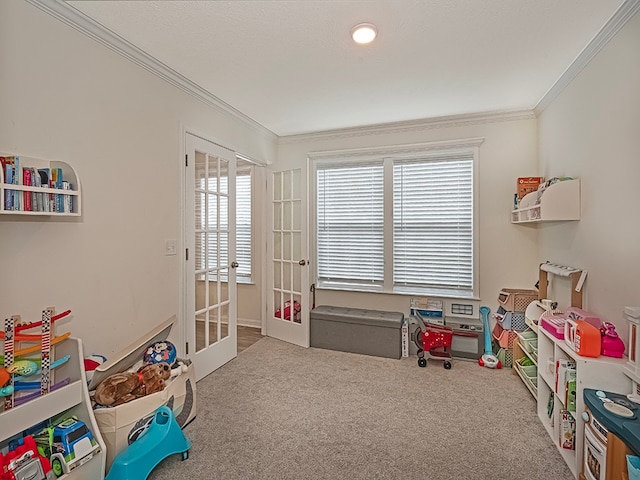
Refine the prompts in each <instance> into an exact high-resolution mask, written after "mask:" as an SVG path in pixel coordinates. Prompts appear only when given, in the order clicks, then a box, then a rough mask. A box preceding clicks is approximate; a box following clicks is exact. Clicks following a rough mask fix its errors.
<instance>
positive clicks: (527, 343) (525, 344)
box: [518, 330, 538, 353]
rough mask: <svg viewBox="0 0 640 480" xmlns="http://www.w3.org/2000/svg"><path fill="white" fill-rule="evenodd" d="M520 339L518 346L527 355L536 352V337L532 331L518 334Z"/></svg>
mask: <svg viewBox="0 0 640 480" xmlns="http://www.w3.org/2000/svg"><path fill="white" fill-rule="evenodd" d="M518 337H520V346H521V347H522V349H523V350H524V351H525V352H527V353H532V352H533V351H534V349H535V351H536V352H537V350H538V335H537V334H536V332H534V331H533V330H527V331H526V332H518Z"/></svg>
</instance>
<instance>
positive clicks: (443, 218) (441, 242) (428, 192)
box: [393, 154, 473, 291]
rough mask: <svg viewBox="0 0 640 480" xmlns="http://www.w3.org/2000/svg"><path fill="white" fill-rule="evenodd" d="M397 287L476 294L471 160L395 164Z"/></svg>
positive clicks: (468, 157) (394, 244) (395, 267)
mask: <svg viewBox="0 0 640 480" xmlns="http://www.w3.org/2000/svg"><path fill="white" fill-rule="evenodd" d="M393 282H394V288H396V287H416V286H418V287H427V288H439V289H443V288H444V289H448V290H458V291H471V290H472V288H473V156H472V155H471V154H469V155H468V156H460V157H455V158H443V159H423V160H411V161H397V160H396V161H394V165H393Z"/></svg>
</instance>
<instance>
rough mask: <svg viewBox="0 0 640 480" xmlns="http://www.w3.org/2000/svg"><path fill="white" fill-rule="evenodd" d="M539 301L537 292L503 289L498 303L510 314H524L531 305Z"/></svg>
mask: <svg viewBox="0 0 640 480" xmlns="http://www.w3.org/2000/svg"><path fill="white" fill-rule="evenodd" d="M537 299H538V292H537V291H536V290H519V289H515V288H503V289H502V290H500V293H499V294H498V302H499V303H500V305H502V307H504V309H505V310H507V311H510V312H524V311H525V310H526V309H527V307H528V306H529V304H530V303H531V302H533V301H534V300H537Z"/></svg>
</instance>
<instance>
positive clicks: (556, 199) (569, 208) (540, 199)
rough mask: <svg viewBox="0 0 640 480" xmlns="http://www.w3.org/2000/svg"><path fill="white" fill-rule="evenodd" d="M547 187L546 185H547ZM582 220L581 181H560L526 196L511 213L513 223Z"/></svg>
mask: <svg viewBox="0 0 640 480" xmlns="http://www.w3.org/2000/svg"><path fill="white" fill-rule="evenodd" d="M545 185H546V184H545ZM569 220H580V180H579V179H570V180H559V181H556V182H555V183H551V184H550V185H548V186H546V187H545V186H541V188H539V189H538V190H537V191H535V192H531V193H528V194H527V195H525V196H524V197H523V198H522V200H520V203H519V204H518V208H517V209H515V210H513V211H512V212H511V223H540V222H559V221H569Z"/></svg>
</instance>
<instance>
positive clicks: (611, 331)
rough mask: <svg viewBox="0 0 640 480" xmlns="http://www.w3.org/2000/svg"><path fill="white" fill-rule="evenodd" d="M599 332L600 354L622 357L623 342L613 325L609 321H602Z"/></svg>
mask: <svg viewBox="0 0 640 480" xmlns="http://www.w3.org/2000/svg"><path fill="white" fill-rule="evenodd" d="M600 334H601V335H602V355H606V356H607V357H614V358H622V356H623V355H624V342H623V341H622V339H621V338H620V337H619V336H618V332H616V327H615V325H613V323H610V322H602V326H601V327H600Z"/></svg>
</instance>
